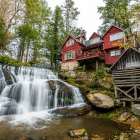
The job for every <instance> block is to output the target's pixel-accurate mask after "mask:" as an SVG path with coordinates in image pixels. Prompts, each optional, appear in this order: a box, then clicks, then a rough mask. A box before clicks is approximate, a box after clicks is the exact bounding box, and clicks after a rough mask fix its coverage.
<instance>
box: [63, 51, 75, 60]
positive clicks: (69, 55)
mask: <svg viewBox="0 0 140 140" xmlns="http://www.w3.org/2000/svg"><path fill="white" fill-rule="evenodd" d="M69 59H74V51H69V52H66V53H65V60H69Z"/></svg>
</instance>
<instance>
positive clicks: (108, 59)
mask: <svg viewBox="0 0 140 140" xmlns="http://www.w3.org/2000/svg"><path fill="white" fill-rule="evenodd" d="M118 49H119V47H116V48H113V49H109V50H106V60H105V63H106V64H107V65H112V64H113V63H114V62H115V61H116V60H117V59H118V58H119V57H120V55H117V56H110V51H113V50H118ZM123 52H124V49H122V50H121V54H122V53H123Z"/></svg>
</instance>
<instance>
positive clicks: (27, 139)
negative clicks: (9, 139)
mask: <svg viewBox="0 0 140 140" xmlns="http://www.w3.org/2000/svg"><path fill="white" fill-rule="evenodd" d="M18 140H33V139H32V138H30V137H21V138H19V139H18Z"/></svg>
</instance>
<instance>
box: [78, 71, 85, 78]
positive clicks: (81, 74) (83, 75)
mask: <svg viewBox="0 0 140 140" xmlns="http://www.w3.org/2000/svg"><path fill="white" fill-rule="evenodd" d="M77 77H79V78H82V79H83V78H86V79H87V73H86V72H78V73H77Z"/></svg>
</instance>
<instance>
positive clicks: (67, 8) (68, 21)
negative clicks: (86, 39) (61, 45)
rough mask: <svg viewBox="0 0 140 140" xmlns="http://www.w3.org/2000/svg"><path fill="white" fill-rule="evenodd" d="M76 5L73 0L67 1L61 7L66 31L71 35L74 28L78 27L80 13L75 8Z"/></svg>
mask: <svg viewBox="0 0 140 140" xmlns="http://www.w3.org/2000/svg"><path fill="white" fill-rule="evenodd" d="M74 5H75V3H74V1H72V0H65V3H64V4H63V5H62V6H61V7H62V11H63V18H64V25H65V31H66V32H67V33H68V34H70V32H71V31H72V28H73V27H75V26H76V21H77V20H78V15H79V14H80V12H79V11H78V8H77V7H74Z"/></svg>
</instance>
